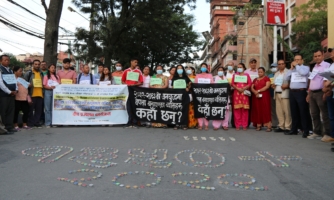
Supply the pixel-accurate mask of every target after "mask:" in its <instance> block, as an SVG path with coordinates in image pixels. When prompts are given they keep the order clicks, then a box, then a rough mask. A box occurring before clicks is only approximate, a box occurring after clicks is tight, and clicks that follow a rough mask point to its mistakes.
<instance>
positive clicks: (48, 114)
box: [44, 90, 53, 126]
mask: <svg viewBox="0 0 334 200" xmlns="http://www.w3.org/2000/svg"><path fill="white" fill-rule="evenodd" d="M52 97H53V90H45V92H44V109H45V126H50V125H51V123H52V100H53V98H52Z"/></svg>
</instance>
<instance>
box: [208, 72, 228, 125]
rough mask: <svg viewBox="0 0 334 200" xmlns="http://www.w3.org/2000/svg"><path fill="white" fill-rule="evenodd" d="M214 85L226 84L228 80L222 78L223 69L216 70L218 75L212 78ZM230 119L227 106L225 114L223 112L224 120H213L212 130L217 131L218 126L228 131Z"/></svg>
mask: <svg viewBox="0 0 334 200" xmlns="http://www.w3.org/2000/svg"><path fill="white" fill-rule="evenodd" d="M214 81H215V83H228V79H227V78H226V77H225V76H224V68H223V67H219V68H218V75H217V76H215V77H214ZM228 104H230V97H228ZM229 119H230V112H229V106H227V109H226V112H225V119H224V120H213V121H212V125H213V130H218V129H219V128H220V125H222V126H223V129H224V130H228V122H229Z"/></svg>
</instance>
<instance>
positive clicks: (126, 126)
mask: <svg viewBox="0 0 334 200" xmlns="http://www.w3.org/2000/svg"><path fill="white" fill-rule="evenodd" d="M123 128H132V125H131V124H127V125H125V126H123Z"/></svg>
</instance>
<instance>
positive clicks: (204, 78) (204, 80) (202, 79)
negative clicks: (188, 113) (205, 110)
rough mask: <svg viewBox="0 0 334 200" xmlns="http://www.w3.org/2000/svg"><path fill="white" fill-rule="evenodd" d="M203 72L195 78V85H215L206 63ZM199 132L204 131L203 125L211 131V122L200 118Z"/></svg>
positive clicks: (202, 66)
mask: <svg viewBox="0 0 334 200" xmlns="http://www.w3.org/2000/svg"><path fill="white" fill-rule="evenodd" d="M201 72H202V73H200V74H197V76H196V78H195V83H199V84H210V83H213V82H214V81H213V77H212V74H210V73H208V65H207V64H206V63H202V64H201ZM197 120H198V130H202V127H203V124H204V126H205V130H209V121H208V120H207V119H205V118H204V117H203V118H198V119H197Z"/></svg>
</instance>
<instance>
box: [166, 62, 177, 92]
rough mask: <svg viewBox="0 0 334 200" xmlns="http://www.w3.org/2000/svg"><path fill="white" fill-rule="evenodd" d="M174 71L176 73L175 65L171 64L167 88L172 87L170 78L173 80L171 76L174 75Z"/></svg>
mask: <svg viewBox="0 0 334 200" xmlns="http://www.w3.org/2000/svg"><path fill="white" fill-rule="evenodd" d="M175 73H176V67H175V66H172V67H171V68H170V69H169V74H170V75H169V77H168V88H173V87H172V80H173V77H174V76H175Z"/></svg>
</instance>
